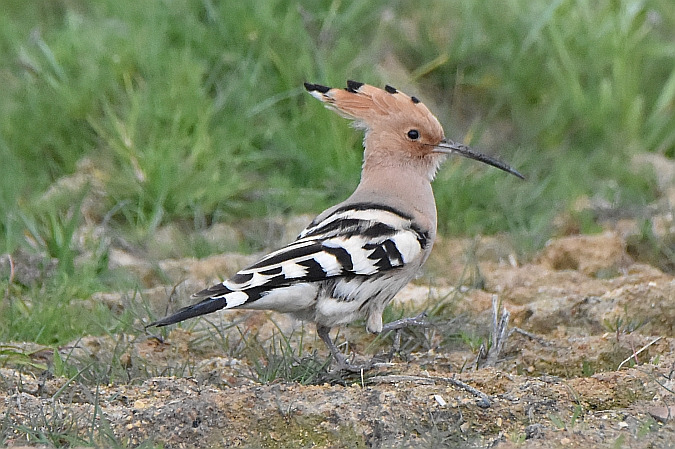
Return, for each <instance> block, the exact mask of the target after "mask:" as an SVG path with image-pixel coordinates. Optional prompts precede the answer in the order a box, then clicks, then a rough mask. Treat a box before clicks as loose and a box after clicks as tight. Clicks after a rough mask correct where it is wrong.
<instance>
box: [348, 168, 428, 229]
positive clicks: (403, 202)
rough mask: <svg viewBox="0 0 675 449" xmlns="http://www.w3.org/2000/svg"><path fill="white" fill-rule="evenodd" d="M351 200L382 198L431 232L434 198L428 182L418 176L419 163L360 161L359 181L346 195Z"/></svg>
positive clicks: (425, 178)
mask: <svg viewBox="0 0 675 449" xmlns="http://www.w3.org/2000/svg"><path fill="white" fill-rule="evenodd" d="M350 199H351V200H352V201H358V202H362V201H363V202H370V201H373V200H375V199H377V200H379V201H384V202H386V203H387V204H388V205H391V206H393V207H396V208H398V209H400V210H401V211H403V212H406V213H410V214H413V215H414V216H415V217H416V218H417V219H418V220H421V221H423V222H424V223H423V225H424V227H426V228H428V230H429V231H431V232H433V233H434V234H435V231H436V202H435V200H434V193H433V190H432V189H431V182H430V180H429V179H428V178H427V177H426V176H420V173H419V167H418V166H412V165H403V166H397V167H390V166H385V165H381V164H380V165H377V166H375V167H369V166H368V165H367V164H364V167H363V171H362V173H361V182H360V183H359V185H358V187H357V188H356V190H355V191H354V193H353V194H352V196H351V197H350Z"/></svg>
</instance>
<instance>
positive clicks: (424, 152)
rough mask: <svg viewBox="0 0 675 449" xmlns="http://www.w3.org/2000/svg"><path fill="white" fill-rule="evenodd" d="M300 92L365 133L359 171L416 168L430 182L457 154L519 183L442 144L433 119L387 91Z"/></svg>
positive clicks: (359, 86)
mask: <svg viewBox="0 0 675 449" xmlns="http://www.w3.org/2000/svg"><path fill="white" fill-rule="evenodd" d="M305 88H306V89H307V91H308V92H309V93H310V94H312V96H314V97H315V98H317V99H319V100H321V101H322V102H324V103H325V104H326V106H327V107H329V108H330V109H333V110H335V111H336V112H337V113H338V114H340V115H341V116H343V117H346V118H348V119H351V120H354V126H355V127H356V128H359V129H364V130H365V138H364V147H365V155H364V167H368V166H369V165H370V166H385V167H387V166H400V165H403V164H409V165H413V166H421V167H423V170H425V171H426V172H427V175H428V176H429V178H430V179H432V178H433V176H434V175H435V173H436V170H437V168H438V166H439V164H440V163H441V162H442V161H443V159H444V158H445V155H448V154H452V153H457V154H459V155H461V156H464V157H468V158H470V159H475V160H478V161H481V162H484V163H486V164H489V165H492V166H494V167H497V168H499V169H502V170H504V171H506V172H508V173H511V174H513V175H515V176H518V177H519V178H523V176H522V175H521V174H520V173H518V172H517V171H516V170H514V169H513V168H511V167H510V166H508V165H507V164H504V163H503V162H500V161H498V160H496V159H494V158H492V157H490V156H487V155H485V154H482V153H478V152H475V151H473V150H471V149H470V148H469V147H467V146H465V145H462V144H457V143H455V142H453V141H451V140H448V139H446V138H445V134H444V132H443V127H442V126H441V124H440V123H439V122H438V119H437V118H436V117H435V116H434V115H433V114H432V113H431V111H429V109H428V108H427V107H426V106H425V105H424V104H423V103H422V102H421V101H420V100H419V99H417V98H416V97H410V96H408V95H406V94H404V93H403V92H400V91H399V90H397V89H395V88H393V87H391V86H385V88H384V89H379V88H377V87H374V86H371V85H368V84H363V83H359V82H356V81H347V87H346V88H345V89H338V88H330V87H326V86H322V85H320V84H311V83H305Z"/></svg>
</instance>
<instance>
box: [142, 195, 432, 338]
mask: <svg viewBox="0 0 675 449" xmlns="http://www.w3.org/2000/svg"><path fill="white" fill-rule="evenodd" d="M427 245H428V234H427V233H425V232H423V231H421V230H420V229H418V228H416V227H415V225H414V223H413V220H412V217H411V216H409V215H407V214H404V213H401V212H400V211H397V210H395V209H393V208H389V207H386V206H378V205H374V204H369V203H359V204H352V205H349V206H345V207H343V208H339V209H337V210H335V211H333V212H332V213H331V214H329V215H328V216H326V217H322V218H321V220H319V221H317V220H315V221H314V222H312V223H311V224H310V225H309V226H308V227H307V228H306V229H305V230H304V231H302V233H301V234H300V235H299V236H298V239H297V240H296V241H294V242H292V243H291V244H289V245H287V246H285V247H283V248H281V249H279V250H277V251H274V252H272V253H270V254H268V255H266V256H265V257H263V258H262V259H260V260H259V261H258V262H256V263H255V264H253V265H251V266H249V267H247V268H245V269H243V270H241V271H239V272H238V273H237V274H236V275H235V276H234V277H232V278H231V279H229V280H226V281H224V282H222V283H220V284H216V285H214V286H212V287H210V288H208V289H205V290H202V291H200V292H198V293H196V294H194V295H193V297H195V298H205V299H204V300H203V301H202V302H200V303H197V304H195V305H192V306H188V307H185V308H184V309H181V310H179V311H178V312H176V314H174V315H172V316H169V317H167V318H164V319H162V320H160V321H157V322H155V323H153V324H152V325H156V326H165V325H167V324H172V323H177V322H179V321H182V320H184V319H187V318H190V317H193V316H198V315H203V314H205V313H210V312H213V311H216V310H219V309H222V308H228V309H230V308H233V307H239V306H243V305H245V304H250V303H252V302H254V301H256V300H258V299H260V298H261V297H263V296H265V295H266V294H267V293H269V292H271V291H272V290H274V289H278V288H282V287H288V286H291V285H295V284H301V283H312V282H320V281H324V280H329V279H331V278H335V277H339V276H350V277H353V276H365V277H369V276H376V275H377V274H378V273H381V272H386V271H389V270H392V269H395V268H400V267H403V266H404V265H406V264H408V263H411V262H413V261H418V260H419V258H420V256H421V255H422V253H423V251H424V249H425V248H426V247H427Z"/></svg>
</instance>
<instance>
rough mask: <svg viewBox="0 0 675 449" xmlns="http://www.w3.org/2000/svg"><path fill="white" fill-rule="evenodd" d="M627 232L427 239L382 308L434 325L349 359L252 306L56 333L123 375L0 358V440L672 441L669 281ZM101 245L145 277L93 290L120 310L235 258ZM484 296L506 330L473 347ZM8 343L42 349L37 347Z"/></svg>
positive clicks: (487, 329) (359, 344) (156, 299)
mask: <svg viewBox="0 0 675 449" xmlns="http://www.w3.org/2000/svg"><path fill="white" fill-rule="evenodd" d="M627 246H628V245H627V242H626V238H624V237H623V236H622V235H621V234H620V233H619V232H618V231H612V232H605V233H602V234H599V235H594V236H571V237H564V238H559V239H556V240H553V241H551V242H550V243H549V245H548V246H547V247H546V248H545V249H544V250H543V251H542V252H541V253H540V254H539V255H538V256H537V257H536V258H535V259H533V261H531V262H528V263H522V264H521V263H519V261H518V260H517V258H516V256H515V255H514V254H513V253H512V252H510V249H509V247H508V245H506V244H504V243H503V241H502V240H501V239H500V238H489V239H480V240H444V241H441V242H440V243H439V245H438V246H437V247H436V248H435V251H434V257H433V259H432V260H431V261H430V263H429V268H428V272H427V275H426V276H425V277H424V278H423V279H421V280H420V282H417V283H415V284H412V285H410V286H409V287H407V288H406V289H405V290H404V291H403V292H401V294H399V296H398V299H397V301H398V303H397V306H396V307H395V310H399V311H402V310H406V311H408V312H409V313H415V312H418V311H421V310H427V311H428V312H429V314H430V320H431V321H432V322H433V326H431V327H430V328H428V329H426V330H415V331H412V332H406V333H404V334H402V336H401V339H400V346H401V351H400V353H397V354H394V356H393V358H392V361H391V362H390V363H383V364H381V366H379V367H377V368H375V369H373V370H371V371H368V372H364V373H362V374H359V373H357V374H354V375H346V374H339V373H330V372H328V371H327V369H326V367H325V366H323V367H322V366H321V364H322V363H323V362H325V361H326V360H327V353H326V351H325V349H324V348H323V347H322V345H321V342H320V341H319V340H318V339H317V338H316V337H315V334H314V330H313V328H312V327H311V326H310V325H305V326H304V327H303V326H302V325H300V324H299V323H294V322H292V321H291V320H289V319H287V318H285V317H284V316H281V315H273V314H270V313H264V312H244V311H235V312H229V313H225V314H221V315H219V316H217V317H215V318H212V319H211V320H209V323H207V322H205V321H202V322H201V323H197V324H194V325H192V326H186V327H184V328H174V329H173V330H171V331H170V332H169V333H168V334H159V333H158V334H151V333H147V334H146V333H143V332H139V333H138V334H137V335H115V336H107V337H87V338H84V339H82V340H80V341H77V342H73V344H72V345H69V346H67V347H63V348H60V351H59V354H60V358H61V359H66V358H69V359H72V360H78V361H80V362H82V361H89V362H88V363H89V364H90V365H91V364H99V365H103V366H107V365H110V366H111V367H112V366H119V367H121V368H122V369H123V370H124V371H125V372H126V376H127V379H126V381H125V380H124V379H122V378H121V376H119V375H118V376H117V377H116V379H115V380H113V381H112V382H110V383H108V384H99V385H98V386H96V385H92V384H91V383H87V382H86V381H85V380H83V379H84V378H85V377H86V373H87V371H86V370H87V366H86V365H83V364H81V365H78V366H81V367H82V368H81V369H82V371H83V373H82V374H81V376H80V377H78V373H77V372H76V373H64V376H61V377H55V376H53V375H45V374H41V373H39V372H36V371H35V370H32V371H31V370H26V369H25V366H26V364H25V363H24V364H23V365H22V367H16V366H15V367H12V366H7V367H6V368H3V369H1V370H0V388H1V391H0V414H1V415H2V416H3V417H4V418H3V423H4V424H2V425H1V426H0V428H2V429H4V431H5V432H6V434H5V436H4V438H5V444H8V445H10V446H12V445H14V444H19V445H20V444H25V443H26V435H27V434H28V432H26V429H25V428H24V427H30V428H34V429H42V430H43V434H47V435H52V436H53V435H56V438H57V440H56V441H52V442H51V443H52V444H54V445H67V443H69V441H68V438H72V435H78V434H80V435H81V434H86V433H87V432H94V431H95V432H97V434H98V435H99V437H98V438H99V439H100V441H102V443H100V444H101V445H103V446H105V445H106V441H107V442H108V443H110V445H113V444H112V443H115V445H129V446H135V445H139V444H146V445H151V444H163V445H164V447H171V448H173V447H176V448H178V447H271V448H282V447H325V448H339V447H500V448H504V447H523V448H539V447H542V448H543V447H547V448H548V447H638V448H642V447H644V448H657V447H658V448H668V447H674V442H675V419H673V415H674V414H675V394H674V390H675V338H674V336H673V330H674V329H673V327H674V326H675V278H674V277H673V276H672V275H670V274H666V273H664V272H663V271H661V270H659V269H657V268H656V267H654V266H652V265H648V264H645V263H642V262H638V261H636V260H635V259H634V257H632V256H631V255H630V254H629V253H628V252H627ZM113 259H114V260H115V261H116V263H120V264H126V265H125V266H126V267H127V269H129V270H134V271H135V272H137V273H138V275H139V277H143V276H145V282H146V283H147V284H148V289H147V290H146V291H144V292H142V295H133V294H131V293H129V294H107V295H100V296H98V297H96V298H93V299H92V301H106V302H107V303H109V304H110V307H113V308H115V307H120V308H125V307H138V302H141V298H143V299H142V302H144V303H145V304H146V306H147V308H148V309H149V310H151V311H152V310H154V313H156V314H158V315H161V314H162V311H161V309H163V308H165V307H167V304H166V301H167V297H168V295H167V292H168V293H171V290H172V289H174V287H173V286H174V285H177V284H179V286H178V287H177V288H175V290H176V291H175V292H174V296H175V297H177V298H181V300H180V301H178V302H182V301H183V300H184V299H183V298H186V297H187V295H186V294H184V293H183V291H184V290H194V287H195V286H198V285H202V284H203V283H204V282H206V281H207V280H213V279H214V278H216V277H217V275H218V274H222V273H228V272H232V271H233V270H236V268H237V267H238V266H240V265H243V264H245V263H246V262H248V261H249V257H248V256H236V257H235V256H232V257H230V256H227V255H225V256H214V257H210V258H207V259H203V260H167V261H163V262H161V263H160V271H161V272H162V273H163V276H164V277H163V279H164V282H160V281H159V279H158V278H153V275H152V272H153V270H151V269H150V268H151V267H149V266H148V265H147V264H146V263H145V262H143V261H139V260H136V259H134V258H133V257H132V256H131V255H129V254H124V253H123V252H120V253H119V254H118V255H117V256H116V257H114V258H113ZM154 272H157V270H156V269H155V270H154ZM217 273H218V274H217ZM167 276H168V278H169V279H171V282H166V279H167ZM180 281H183V282H182V283H181V282H180ZM176 293H177V294H176ZM495 298H496V299H498V300H500V301H501V303H502V304H503V306H504V308H505V310H506V311H507V312H508V313H509V314H510V320H509V323H508V326H509V327H508V331H507V332H506V333H505V336H507V337H505V339H504V340H502V341H501V343H502V345H497V344H492V346H491V349H492V350H491V351H490V352H489V353H488V354H487V356H484V357H479V356H478V355H479V354H480V353H481V350H480V345H481V343H482V344H483V346H484V347H485V346H486V342H487V341H488V338H490V337H489V336H490V335H492V337H491V338H492V340H493V341H496V340H497V339H496V338H495V337H494V335H495V331H494V330H491V329H493V325H492V324H491V323H492V321H493V318H494V316H493V307H492V305H493V299H495ZM134 303H135V305H134ZM177 306H178V304H171V306H170V307H172V308H174V307H177ZM145 318H147V317H145ZM390 318H391V317H390ZM143 319H144V317H141V318H139V322H140V321H142V320H143ZM233 323H234V325H233ZM139 326H140V324H139ZM481 336H483V337H486V338H483V339H482V340H481V338H480V337H481ZM284 337H285V338H284ZM391 341H392V339H391V338H381V339H379V340H378V342H376V344H371V343H372V342H373V337H372V336H369V335H367V334H366V333H365V332H364V331H363V330H362V326H360V325H354V326H350V327H348V328H347V329H343V330H341V331H340V334H339V336H338V342H340V343H342V344H343V345H345V346H346V345H347V342H348V347H347V348H346V350H347V351H349V352H351V353H353V354H355V355H356V357H357V358H364V357H369V356H370V354H373V353H376V352H382V351H385V352H386V351H387V350H388V348H389V347H390V346H391ZM488 346H489V345H488ZM498 346H500V347H499V352H498V353H497V352H496V349H497V347H498ZM8 347H16V348H18V347H20V348H22V352H23V353H25V354H31V357H32V360H33V361H34V362H35V363H36V364H38V362H40V361H44V362H45V363H46V364H48V365H49V364H54V363H56V362H55V361H54V357H55V356H54V353H53V352H51V351H50V350H46V349H45V348H40V347H38V346H35V345H29V344H25V343H16V344H8V345H5V346H4V348H8ZM242 348H243V349H242ZM256 348H257V349H259V350H261V352H259V354H263V355H262V356H259V357H257V358H256V357H255V356H253V355H252V354H253V353H254V352H255V351H254V350H255V349H256ZM298 348H302V351H303V352H302V353H300V350H299V349H298ZM315 350H316V351H315ZM106 364H107V365H106ZM256 364H258V365H256ZM274 364H277V365H278V366H280V368H279V369H278V372H276V371H274V370H273V369H272V365H274ZM110 369H113V368H110ZM284 370H285V371H284ZM303 370H304V372H305V374H306V375H304V376H303ZM52 372H53V370H52ZM280 372H283V373H285V374H284V375H281V376H279V373H280ZM298 373H300V374H298ZM68 374H70V377H71V378H70V379H69V375H68ZM264 376H269V379H270V380H269V381H267V382H265V381H264V380H265V379H264ZM312 376H313V377H312ZM289 378H291V379H295V380H296V381H295V382H293V381H289V380H287V379H289ZM285 379H286V380H285ZM456 380H459V381H462V382H464V383H466V384H468V385H470V386H471V387H473V388H475V389H477V390H479V391H480V392H482V393H484V394H485V395H486V396H487V399H488V401H489V402H485V400H481V398H480V397H479V396H476V395H475V394H473V393H472V392H471V391H467V390H466V389H464V388H463V387H462V386H461V385H459V384H458V383H457V382H455V381H456ZM303 382H304V383H307V382H308V383H310V385H303ZM22 426H23V427H22ZM34 434H35V433H34ZM59 435H60V436H61V438H62V439H63V440H62V441H59V440H58V438H59ZM68 435H70V437H68ZM106 438H107V439H106ZM84 440H86V438H83V441H84ZM77 441H78V440H75V442H74V443H73V444H74V445H77Z"/></svg>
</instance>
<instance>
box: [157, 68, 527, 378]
mask: <svg viewBox="0 0 675 449" xmlns="http://www.w3.org/2000/svg"><path fill="white" fill-rule="evenodd" d="M304 87H305V89H306V90H307V91H308V92H309V93H310V94H311V95H312V96H313V97H315V98H316V99H318V100H319V101H321V102H323V103H324V104H325V106H326V107H327V108H329V109H332V110H334V111H335V112H337V113H338V114H339V115H341V116H343V117H345V118H347V119H350V120H352V124H353V126H354V127H355V128H357V129H360V130H363V131H364V133H365V134H364V140H363V146H364V153H363V164H362V170H361V180H360V182H359V184H358V186H357V187H356V189H355V190H354V192H353V193H352V194H351V196H349V197H348V198H347V199H346V200H344V201H342V202H341V203H339V204H337V205H335V206H333V207H330V208H329V209H327V210H325V211H323V212H321V213H320V214H319V215H318V216H317V217H316V218H315V219H314V220H313V221H312V222H311V223H310V224H309V225H308V226H307V227H306V228H305V229H304V230H303V231H302V232H300V234H299V235H298V237H297V238H296V240H294V241H292V242H290V243H289V244H287V245H286V246H283V247H281V248H280V249H277V250H276V251H272V252H270V253H269V254H267V255H265V256H264V257H262V258H261V259H259V260H258V261H257V262H255V263H253V264H252V265H250V266H248V267H246V268H244V269H242V270H240V271H238V272H237V273H236V274H235V275H234V276H233V277H231V278H229V279H227V280H225V281H223V282H220V283H217V284H215V285H213V286H211V287H209V288H206V289H204V290H201V291H199V292H197V293H195V294H193V295H192V298H193V299H198V300H200V301H199V302H197V303H196V304H193V305H190V306H187V307H184V308H182V309H180V310H178V311H177V312H176V313H174V314H172V315H170V316H167V317H166V318H163V319H160V320H158V321H154V322H152V323H150V324H148V325H147V326H146V327H151V326H157V327H161V326H167V325H170V324H174V323H178V322H180V321H183V320H186V319H188V318H193V317H196V316H200V315H204V314H208V313H212V312H215V311H217V310H220V309H235V308H236V309H254V310H256V309H257V310H273V311H276V312H283V313H288V314H291V315H292V316H294V317H295V318H297V319H300V320H303V321H310V322H314V323H315V324H316V331H317V334H318V336H319V337H320V338H321V340H323V341H324V343H325V344H326V346H327V347H328V349H329V351H330V353H331V355H332V358H333V359H334V361H335V362H336V365H337V366H336V369H338V370H348V371H358V370H360V369H364V367H366V368H367V367H368V366H367V365H356V364H352V363H350V362H349V361H348V359H347V357H346V356H345V355H344V354H343V353H342V352H341V351H340V350H339V349H338V347H337V346H336V345H335V343H334V342H333V340H332V339H331V337H330V334H329V333H330V330H331V329H332V328H334V327H336V326H341V325H345V324H348V323H351V322H353V321H356V320H358V319H365V327H366V330H367V331H368V332H370V333H373V334H379V333H382V332H387V331H391V330H398V329H401V328H404V327H407V326H410V325H425V324H427V323H426V320H425V319H424V316H423V315H419V316H417V317H411V318H403V319H401V320H397V321H393V322H390V323H387V324H383V322H382V313H383V311H384V309H385V307H386V306H387V304H389V303H390V302H391V300H392V299H393V298H394V296H395V295H396V294H397V293H398V292H399V291H400V290H401V289H402V288H403V287H404V286H405V285H406V284H408V283H409V282H410V281H411V280H412V279H413V278H415V277H416V275H417V274H418V272H419V271H420V269H421V267H422V265H423V264H424V262H425V261H426V260H427V258H428V257H429V254H430V252H431V248H432V246H433V243H434V240H435V238H436V223H437V214H436V203H435V199H434V194H433V191H432V187H431V182H432V181H433V179H434V177H435V175H436V173H437V171H438V169H439V166H440V165H441V163H442V162H443V161H444V160H445V159H446V158H447V156H448V155H451V154H458V155H460V156H464V157H467V158H470V159H474V160H477V161H480V162H483V163H486V164H489V165H492V166H494V167H496V168H499V169H501V170H504V171H505V172H508V173H510V174H513V175H515V176H517V177H519V178H521V179H524V177H523V175H522V174H520V173H519V172H518V171H517V170H515V169H513V168H511V167H510V166H509V165H507V164H506V163H504V162H501V161H499V160H497V159H495V158H492V157H490V156H487V155H485V154H482V153H480V152H477V151H474V150H472V149H471V148H469V147H468V146H466V145H463V144H460V143H456V142H454V141H452V140H449V139H447V138H446V137H445V134H444V131H443V127H442V126H441V124H440V122H439V121H438V119H437V118H436V117H435V116H434V115H433V114H432V113H431V111H430V110H429V109H428V108H427V107H426V106H425V105H424V104H423V103H422V102H421V101H420V100H419V99H418V98H417V97H415V96H408V95H406V94H405V93H403V92H401V91H399V90H397V89H396V88H394V87H392V86H390V85H386V86H385V87H384V89H380V88H378V87H374V86H372V85H369V84H365V83H361V82H357V81H352V80H349V81H347V84H346V87H345V88H331V87H327V86H324V85H321V84H314V83H304Z"/></svg>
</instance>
